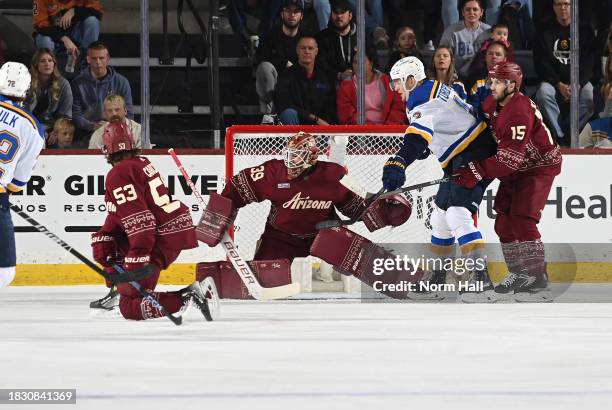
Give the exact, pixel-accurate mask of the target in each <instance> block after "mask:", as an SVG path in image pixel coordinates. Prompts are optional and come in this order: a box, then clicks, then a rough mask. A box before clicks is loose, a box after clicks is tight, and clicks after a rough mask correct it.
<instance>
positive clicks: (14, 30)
mask: <svg viewBox="0 0 612 410" xmlns="http://www.w3.org/2000/svg"><path fill="white" fill-rule="evenodd" d="M0 3H1V1H0ZM34 50H36V47H35V46H34V41H33V40H32V35H31V33H26V32H24V31H23V30H22V29H21V28H20V27H19V26H18V25H17V24H15V23H13V22H12V21H11V20H9V19H8V18H7V17H6V16H5V15H3V14H2V13H0V65H1V64H2V58H4V61H16V62H18V63H21V64H23V65H25V66H27V65H28V64H30V60H31V59H32V54H34ZM2 55H4V57H2Z"/></svg>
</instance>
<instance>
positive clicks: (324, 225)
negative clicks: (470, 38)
mask: <svg viewBox="0 0 612 410" xmlns="http://www.w3.org/2000/svg"><path fill="white" fill-rule="evenodd" d="M448 181H450V177H444V178H440V179H436V180H433V181H429V182H422V183H420V184H414V185H409V186H406V187H402V188H398V189H395V190H393V191H389V192H385V189H384V188H383V189H381V190H380V191H378V192H377V193H375V194H372V193H368V194H367V199H366V204H365V205H366V206H365V209H364V210H363V211H362V212H361V213H360V214H359V215H358V216H357V217H355V218H353V219H348V220H337V219H330V220H327V221H321V222H319V223H318V224H317V225H316V228H317V229H319V230H321V229H328V228H336V227H339V226H348V225H353V224H354V223H356V222H359V221H361V218H362V217H363V216H364V215H365V214H366V212H368V208H369V207H370V205H372V204H373V203H374V201H376V200H377V199H384V198H388V197H390V196H393V195H397V194H403V193H405V192H409V191H414V190H415V189H420V188H426V187H428V186H432V185H438V184H441V183H443V182H448Z"/></svg>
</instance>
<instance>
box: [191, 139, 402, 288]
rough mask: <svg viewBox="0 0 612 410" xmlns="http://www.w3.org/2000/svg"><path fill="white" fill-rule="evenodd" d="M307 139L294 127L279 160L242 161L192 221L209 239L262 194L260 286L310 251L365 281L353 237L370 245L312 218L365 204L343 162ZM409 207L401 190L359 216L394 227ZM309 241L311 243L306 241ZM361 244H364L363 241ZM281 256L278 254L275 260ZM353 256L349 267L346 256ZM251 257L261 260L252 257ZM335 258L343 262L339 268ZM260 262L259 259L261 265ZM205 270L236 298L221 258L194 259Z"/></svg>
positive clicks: (285, 277) (280, 277)
mask: <svg viewBox="0 0 612 410" xmlns="http://www.w3.org/2000/svg"><path fill="white" fill-rule="evenodd" d="M318 155H319V150H318V149H317V146H316V140H315V138H314V137H313V136H312V135H310V134H307V133H304V132H299V133H298V134H296V135H294V136H292V137H291V138H290V139H289V141H288V143H287V146H286V148H285V150H284V151H283V160H280V159H273V160H270V161H266V162H264V163H263V164H262V165H260V166H256V167H252V168H247V169H244V170H242V171H240V172H239V173H238V174H236V175H234V176H233V177H232V178H231V181H230V183H228V184H227V185H226V186H225V188H224V189H223V192H222V193H221V195H218V194H216V193H212V194H211V196H210V202H209V203H208V205H207V207H206V210H205V211H204V213H203V215H202V219H201V221H200V223H199V225H198V227H197V228H196V234H197V236H198V239H199V240H201V241H203V242H205V243H206V244H208V245H209V246H211V247H212V246H216V245H217V244H218V243H219V242H220V241H221V238H222V236H223V234H224V233H225V231H226V230H227V229H228V228H229V226H230V225H231V224H232V222H233V220H234V217H235V215H236V212H237V210H238V209H239V208H242V207H243V206H245V205H247V204H249V203H253V202H261V201H264V200H266V199H269V200H270V202H271V210H270V213H269V214H268V218H267V221H266V226H265V230H264V232H263V234H262V236H261V239H260V241H259V245H258V248H257V250H256V253H255V257H254V260H255V262H253V265H254V266H253V270H254V272H255V273H256V274H258V276H259V280H260V282H261V283H262V285H263V286H280V285H284V284H287V283H290V281H291V277H290V272H289V266H290V262H291V261H292V260H293V259H294V258H296V257H306V256H308V255H313V256H317V257H320V258H321V259H323V260H325V261H326V262H328V263H330V264H331V265H334V266H336V267H337V268H338V267H339V270H341V271H343V272H344V273H346V274H354V275H355V276H357V277H358V278H359V279H360V280H362V281H363V282H365V283H369V282H371V280H373V278H372V277H370V276H368V275H370V272H366V271H367V270H368V269H366V268H365V267H364V268H363V269H361V270H360V268H359V267H357V265H358V262H359V260H353V259H351V258H356V257H357V255H358V254H359V253H360V252H361V249H357V248H355V247H354V246H352V245H354V244H355V243H357V242H359V243H361V244H364V242H360V241H362V240H363V241H366V242H365V243H366V244H370V242H369V241H367V240H366V239H365V238H361V237H360V236H359V235H357V234H354V233H353V232H351V231H349V230H348V229H346V228H334V229H326V230H323V231H321V233H323V232H325V235H321V234H319V238H318V240H317V241H315V237H317V234H318V231H317V229H316V224H317V223H318V222H322V221H324V220H328V219H334V218H335V217H336V214H335V210H334V208H336V209H338V211H340V212H341V213H342V214H344V215H345V216H347V217H349V218H356V217H358V216H359V215H360V214H361V213H362V212H363V211H364V210H365V201H364V199H363V198H362V197H360V196H359V195H357V194H355V193H354V192H353V191H351V190H350V189H348V188H347V187H346V186H345V185H343V183H344V181H345V180H343V178H344V177H345V176H346V174H347V171H346V169H345V168H344V167H343V166H342V165H339V164H336V163H333V162H326V161H318ZM410 213H411V207H410V204H409V203H408V202H407V200H406V199H405V198H404V197H403V196H401V195H398V196H394V197H391V198H390V199H384V200H378V201H376V202H374V204H372V205H371V206H370V207H369V208H368V211H367V212H366V213H365V214H364V216H363V217H362V221H363V222H364V223H365V225H366V227H367V228H368V229H369V230H370V231H375V230H377V229H380V228H382V227H384V226H398V225H401V224H403V223H404V222H406V220H408V218H409V217H410ZM313 243H314V245H313ZM364 246H365V245H364ZM283 260H284V261H283ZM350 260H353V261H354V262H355V263H354V264H353V265H351V266H348V265H350V264H349V263H348V261H350ZM257 261H265V262H263V263H258V262H257ZM343 263H344V264H345V265H346V266H345V267H344V268H342V266H341V265H343ZM262 265H263V266H262ZM206 276H213V277H215V278H217V279H218V280H216V282H217V283H220V286H219V292H220V294H221V295H222V296H224V297H236V298H240V297H241V296H244V293H241V291H240V288H241V284H240V280H239V277H238V274H237V273H236V272H235V271H234V270H233V268H232V267H231V265H230V264H229V263H225V262H203V263H200V264H198V278H201V277H206Z"/></svg>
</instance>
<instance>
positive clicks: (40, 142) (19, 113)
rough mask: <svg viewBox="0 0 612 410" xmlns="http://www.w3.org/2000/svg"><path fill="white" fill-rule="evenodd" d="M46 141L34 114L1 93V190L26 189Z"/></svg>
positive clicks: (16, 190)
mask: <svg viewBox="0 0 612 410" xmlns="http://www.w3.org/2000/svg"><path fill="white" fill-rule="evenodd" d="M44 145H45V132H44V129H43V127H42V126H41V125H40V123H39V122H38V120H37V119H36V118H35V117H34V115H32V113H30V112H29V111H27V110H24V109H23V108H21V107H20V106H19V105H17V104H15V103H14V102H12V101H11V100H10V99H8V98H6V97H3V96H0V193H2V192H6V191H11V192H18V191H21V190H22V189H23V187H24V186H25V184H27V183H28V181H29V180H30V177H31V176H32V171H33V169H34V165H35V164H36V159H37V158H38V155H39V154H40V150H41V149H42V148H43V147H44Z"/></svg>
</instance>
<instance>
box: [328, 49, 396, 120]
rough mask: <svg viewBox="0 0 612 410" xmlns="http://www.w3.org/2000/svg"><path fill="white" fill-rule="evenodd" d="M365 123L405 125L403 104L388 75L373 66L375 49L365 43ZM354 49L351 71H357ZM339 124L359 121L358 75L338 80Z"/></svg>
mask: <svg viewBox="0 0 612 410" xmlns="http://www.w3.org/2000/svg"><path fill="white" fill-rule="evenodd" d="M364 54H365V64H364V76H365V83H366V86H365V107H364V108H365V122H366V124H405V123H406V105H405V104H404V102H403V101H402V98H401V96H400V95H399V94H398V93H396V92H395V91H391V87H390V86H389V82H390V81H391V78H390V77H389V75H388V74H385V73H381V72H380V71H378V70H377V69H376V66H377V59H376V50H374V49H373V48H372V47H368V46H366V50H365V53H364ZM356 56H357V52H356V51H354V52H353V56H352V60H351V62H352V65H353V72H357V58H356ZM336 107H337V110H338V123H339V124H358V121H357V77H356V75H353V76H352V77H351V78H350V79H348V80H344V81H342V82H341V83H340V87H339V88H338V91H337V93H336Z"/></svg>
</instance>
